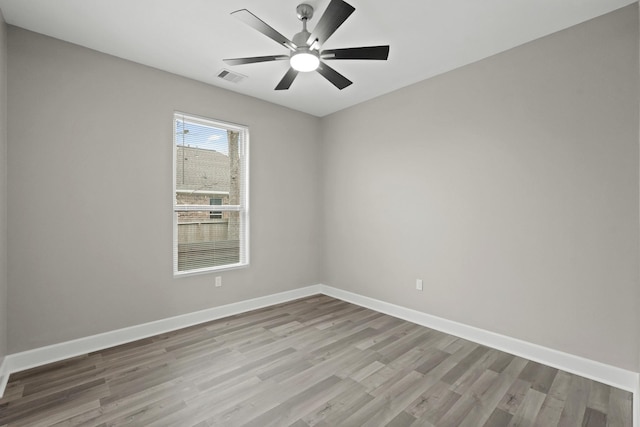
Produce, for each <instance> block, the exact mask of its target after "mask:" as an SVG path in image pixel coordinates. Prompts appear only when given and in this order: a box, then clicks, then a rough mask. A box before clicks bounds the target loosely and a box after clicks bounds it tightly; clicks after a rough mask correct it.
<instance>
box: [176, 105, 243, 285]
mask: <svg viewBox="0 0 640 427" xmlns="http://www.w3.org/2000/svg"><path fill="white" fill-rule="evenodd" d="M173 145H174V168H173V169H174V177H173V194H174V207H173V226H174V233H173V272H174V275H182V274H189V273H201V272H206V271H214V270H220V269H225V268H233V267H240V266H243V265H247V264H248V263H249V244H248V243H249V211H248V200H249V197H248V194H249V193H248V183H249V180H248V176H249V173H248V171H249V169H248V166H249V163H248V154H249V153H248V148H249V130H248V129H247V128H246V127H244V126H239V125H233V124H230V123H223V122H217V121H213V120H209V119H205V118H202V117H195V116H189V115H186V114H183V113H175V114H174V138H173ZM214 205H215V207H216V210H215V211H212V210H211V206H214Z"/></svg>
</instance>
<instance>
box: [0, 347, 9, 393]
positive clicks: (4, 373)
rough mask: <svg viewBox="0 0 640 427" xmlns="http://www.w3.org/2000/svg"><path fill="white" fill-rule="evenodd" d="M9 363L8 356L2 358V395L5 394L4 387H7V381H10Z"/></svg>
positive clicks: (0, 364) (0, 389) (0, 384)
mask: <svg viewBox="0 0 640 427" xmlns="http://www.w3.org/2000/svg"><path fill="white" fill-rule="evenodd" d="M8 365H9V364H8V363H7V356H5V357H3V358H2V362H0V397H2V396H3V395H4V389H5V388H6V387H7V382H8V381H9V375H10V374H11V372H9V366H8Z"/></svg>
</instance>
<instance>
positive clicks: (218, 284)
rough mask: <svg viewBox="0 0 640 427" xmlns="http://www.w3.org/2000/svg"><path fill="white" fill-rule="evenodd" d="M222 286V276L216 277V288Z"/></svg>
mask: <svg viewBox="0 0 640 427" xmlns="http://www.w3.org/2000/svg"><path fill="white" fill-rule="evenodd" d="M220 286H222V276H216V288H219V287H220Z"/></svg>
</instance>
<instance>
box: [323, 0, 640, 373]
mask: <svg viewBox="0 0 640 427" xmlns="http://www.w3.org/2000/svg"><path fill="white" fill-rule="evenodd" d="M637 7H638V5H637V4H634V5H631V6H629V7H626V8H624V9H620V10H618V11H615V12H613V13H610V14H608V15H605V16H602V17H599V18H597V19H595V20H592V21H589V22H586V23H583V24H581V25H578V26H576V27H572V28H570V29H567V30H565V31H562V32H559V33H556V34H553V35H550V36H548V37H545V38H542V39H539V40H536V41H534V42H531V43H528V44H526V45H524V46H521V47H518V48H516V49H513V50H510V51H507V52H505V53H502V54H500V55H496V56H494V57H491V58H488V59H486V60H483V61H480V62H477V63H474V64H471V65H469V66H466V67H463V68H460V69H457V70H455V71H452V72H449V73H446V74H443V75H440V76H438V77H436V78H432V79H429V80H426V81H423V82H420V83H418V84H415V85H413V86H410V87H407V88H404V89H402V90H399V91H396V92H394V93H391V94H388V95H386V96H382V97H380V98H377V99H375V100H372V101H369V102H366V103H364V104H360V105H358V106H355V107H352V108H350V109H347V110H344V111H341V112H338V113H335V114H333V115H331V116H327V117H325V118H324V119H323V120H322V130H323V138H322V144H323V149H322V151H323V170H324V171H323V180H324V205H325V211H324V212H325V218H324V221H325V232H326V234H325V241H324V242H325V253H324V256H325V259H324V267H323V268H324V272H325V283H327V284H328V285H333V286H336V287H339V288H341V289H345V290H348V291H353V292H356V293H359V294H363V295H366V296H370V297H373V298H377V299H381V300H384V301H388V302H391V303H396V304H400V305H403V306H407V307H411V308H414V309H417V310H421V311H424V312H427V313H430V314H433V315H436V316H441V317H444V318H447V319H450V320H454V321H458V322H462V323H465V324H469V325H472V326H476V327H479V328H483V329H486V330H490V331H494V332H497V333H500V334H505V335H508V336H512V337H516V338H519V339H522V340H526V341H529V342H533V343H537V344H541V345H543V346H548V347H551V348H555V349H558V350H561V351H565V352H569V353H572V354H576V355H581V356H584V357H587V358H590V359H593V360H598V361H602V362H605V363H608V364H611V365H615V366H619V367H622V368H626V369H631V370H636V371H637V370H638V369H639V365H638V355H639V340H640V328H639V326H638V325H639V324H640V319H639V315H638V303H639V301H640V294H639V292H640V285H639V283H640V280H639V277H638V276H639V273H638V259H639V258H638V256H639V248H638V246H639V245H638V236H639V227H638V217H639V216H638V204H639V196H638V191H639V188H638V178H639V176H638V170H639V169H638V167H639V165H638V155H639V153H638V116H639V112H638V79H639V71H638V39H639V37H638V11H637ZM416 278H422V279H423V280H424V291H423V292H419V291H416V290H415V279H416Z"/></svg>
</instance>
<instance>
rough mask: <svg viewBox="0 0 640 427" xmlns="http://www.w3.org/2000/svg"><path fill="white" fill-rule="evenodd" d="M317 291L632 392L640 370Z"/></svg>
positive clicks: (343, 294) (334, 291) (341, 293)
mask: <svg viewBox="0 0 640 427" xmlns="http://www.w3.org/2000/svg"><path fill="white" fill-rule="evenodd" d="M321 292H322V293H323V294H325V295H328V296H331V297H334V298H338V299H341V300H343V301H347V302H350V303H353V304H356V305H359V306H362V307H367V308H370V309H372V310H375V311H378V312H380V313H385V314H388V315H390V316H393V317H397V318H400V319H404V320H407V321H409V322H412V323H416V324H418V325H422V326H426V327H428V328H431V329H436V330H438V331H441V332H445V333H447V334H451V335H455V336H457V337H460V338H464V339H466V340H469V341H473V342H475V343H478V344H482V345H486V346H487V347H492V348H495V349H498V350H502V351H505V352H507V353H510V354H514V355H516V356H520V357H523V358H525V359H529V360H533V361H535V362H539V363H542V364H544V365H547V366H551V367H554V368H558V369H561V370H563V371H567V372H570V373H572V374H576V375H580V376H582V377H585V378H589V379H592V380H595V381H599V382H601V383H604V384H608V385H611V386H614V387H617V388H620V389H623V390H626V391H631V392H635V391H636V390H637V389H638V381H639V378H640V374H639V373H637V372H632V371H627V370H625V369H621V368H617V367H615V366H611V365H606V364H604V363H601V362H596V361H593V360H589V359H585V358H583V357H580V356H575V355H572V354H568V353H564V352H562V351H558V350H554V349H551V348H547V347H543V346H541V345H537V344H532V343H529V342H526V341H522V340H519V339H516V338H511V337H508V336H505V335H500V334H496V333H494V332H490V331H486V330H484V329H479V328H476V327H473V326H469V325H465V324H463V323H458V322H454V321H451V320H447V319H443V318H441V317H437V316H432V315H430V314H427V313H423V312H421V311H417V310H413V309H410V308H406V307H402V306H399V305H395V304H391V303H388V302H384V301H380V300H377V299H374V298H369V297H365V296H362V295H358V294H354V293H352V292H347V291H343V290H342V289H337V288H333V287H331V286H326V285H321Z"/></svg>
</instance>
